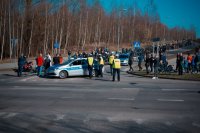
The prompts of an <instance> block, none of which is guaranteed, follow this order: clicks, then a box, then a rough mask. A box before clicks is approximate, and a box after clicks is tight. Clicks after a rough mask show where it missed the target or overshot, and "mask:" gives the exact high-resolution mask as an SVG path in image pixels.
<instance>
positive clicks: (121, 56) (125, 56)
mask: <svg viewBox="0 0 200 133" xmlns="http://www.w3.org/2000/svg"><path fill="white" fill-rule="evenodd" d="M119 58H128V55H119Z"/></svg>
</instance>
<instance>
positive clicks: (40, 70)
mask: <svg viewBox="0 0 200 133" xmlns="http://www.w3.org/2000/svg"><path fill="white" fill-rule="evenodd" d="M42 67H43V66H38V67H37V75H38V76H42Z"/></svg>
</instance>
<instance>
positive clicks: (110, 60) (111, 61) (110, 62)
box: [109, 55, 114, 65]
mask: <svg viewBox="0 0 200 133" xmlns="http://www.w3.org/2000/svg"><path fill="white" fill-rule="evenodd" d="M113 60H114V56H113V55H111V56H110V57H109V64H111V65H112V64H113Z"/></svg>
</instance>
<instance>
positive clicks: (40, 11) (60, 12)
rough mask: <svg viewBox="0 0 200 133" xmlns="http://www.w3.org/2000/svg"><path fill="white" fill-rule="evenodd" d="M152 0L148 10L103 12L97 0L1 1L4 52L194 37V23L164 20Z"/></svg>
mask: <svg viewBox="0 0 200 133" xmlns="http://www.w3.org/2000/svg"><path fill="white" fill-rule="evenodd" d="M155 9H156V8H155V5H154V3H153V0H150V1H149V2H148V3H147V5H146V8H145V13H142V11H141V10H140V9H139V8H138V7H137V4H136V3H133V5H132V6H130V7H129V8H128V9H123V8H122V7H119V6H114V5H113V7H112V9H111V11H109V12H108V11H105V9H104V8H103V7H102V6H101V4H100V2H99V0H94V1H93V3H90V4H88V1H87V0H58V1H55V0H1V1H0V46H1V47H0V53H1V55H0V56H1V60H2V59H3V58H8V57H9V58H13V57H17V56H18V55H19V54H20V53H24V54H26V55H27V56H36V55H37V54H38V53H39V52H43V53H46V52H52V53H53V50H54V44H55V43H56V42H57V43H59V48H58V50H59V51H58V52H60V50H61V49H62V50H63V51H62V52H63V53H66V51H67V50H68V49H73V48H74V49H75V50H88V49H90V48H94V47H99V46H105V47H110V46H115V47H117V45H118V46H119V47H121V44H130V42H133V41H134V40H140V41H142V42H148V41H150V40H151V39H152V38H154V37H160V38H161V39H162V40H164V39H165V40H180V39H183V38H185V39H186V38H187V39H189V38H190V39H194V38H195V37H196V31H195V28H193V27H192V28H191V30H186V29H184V28H179V27H176V28H173V29H169V28H168V27H167V26H166V25H164V24H162V23H161V22H160V18H159V15H158V14H157V12H156V10H155Z"/></svg>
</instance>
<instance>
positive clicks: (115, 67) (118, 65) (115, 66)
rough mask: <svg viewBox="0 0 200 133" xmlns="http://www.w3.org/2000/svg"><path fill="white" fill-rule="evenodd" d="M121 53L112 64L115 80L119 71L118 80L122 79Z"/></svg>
mask: <svg viewBox="0 0 200 133" xmlns="http://www.w3.org/2000/svg"><path fill="white" fill-rule="evenodd" d="M118 58H119V55H116V56H115V59H114V60H113V64H112V68H113V80H112V81H115V75H116V73H117V79H118V81H120V68H121V63H120V59H118Z"/></svg>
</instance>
